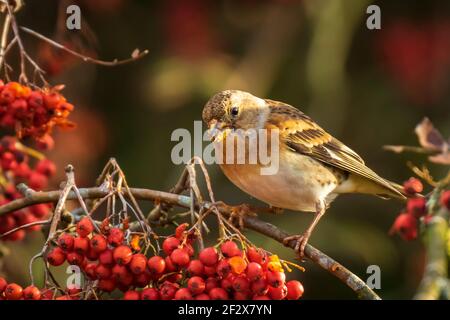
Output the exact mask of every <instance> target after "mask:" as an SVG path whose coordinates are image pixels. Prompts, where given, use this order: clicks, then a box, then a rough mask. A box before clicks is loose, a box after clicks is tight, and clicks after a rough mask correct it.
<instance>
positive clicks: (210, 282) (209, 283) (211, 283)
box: [205, 277, 220, 293]
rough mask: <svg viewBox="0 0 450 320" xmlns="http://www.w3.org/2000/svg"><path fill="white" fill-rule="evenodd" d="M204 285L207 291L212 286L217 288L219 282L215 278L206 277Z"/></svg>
mask: <svg viewBox="0 0 450 320" xmlns="http://www.w3.org/2000/svg"><path fill="white" fill-rule="evenodd" d="M205 285H206V292H207V293H209V292H210V291H211V290H212V289H213V288H218V287H219V285H220V284H219V280H217V278H214V277H209V278H208V279H206V282H205Z"/></svg>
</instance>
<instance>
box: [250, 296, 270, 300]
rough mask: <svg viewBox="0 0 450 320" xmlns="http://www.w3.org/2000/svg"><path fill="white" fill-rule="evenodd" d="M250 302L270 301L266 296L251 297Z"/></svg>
mask: <svg viewBox="0 0 450 320" xmlns="http://www.w3.org/2000/svg"><path fill="white" fill-rule="evenodd" d="M252 300H270V298H269V297H268V296H253V298H252Z"/></svg>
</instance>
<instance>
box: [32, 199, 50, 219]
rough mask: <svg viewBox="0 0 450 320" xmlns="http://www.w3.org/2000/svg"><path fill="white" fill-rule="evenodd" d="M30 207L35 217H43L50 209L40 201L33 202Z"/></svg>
mask: <svg viewBox="0 0 450 320" xmlns="http://www.w3.org/2000/svg"><path fill="white" fill-rule="evenodd" d="M30 209H31V212H32V213H33V214H34V216H35V217H36V218H44V217H45V216H47V215H48V212H49V211H50V210H49V207H48V205H46V204H42V203H41V204H35V205H34V206H32V207H30Z"/></svg>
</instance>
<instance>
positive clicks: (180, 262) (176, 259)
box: [170, 249, 190, 267]
mask: <svg viewBox="0 0 450 320" xmlns="http://www.w3.org/2000/svg"><path fill="white" fill-rule="evenodd" d="M170 259H171V260H172V262H173V263H174V264H175V265H176V266H179V267H184V266H187V265H188V264H189V260H190V257H189V254H188V253H187V251H186V250H184V249H175V250H173V251H172V253H171V254H170Z"/></svg>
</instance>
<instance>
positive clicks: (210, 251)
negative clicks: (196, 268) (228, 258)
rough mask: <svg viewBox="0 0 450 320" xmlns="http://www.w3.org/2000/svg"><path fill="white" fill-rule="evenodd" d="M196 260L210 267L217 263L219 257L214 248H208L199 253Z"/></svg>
mask: <svg viewBox="0 0 450 320" xmlns="http://www.w3.org/2000/svg"><path fill="white" fill-rule="evenodd" d="M198 258H199V259H200V261H201V262H202V263H203V264H204V265H205V266H209V267H211V266H214V265H215V264H216V263H217V260H218V258H219V257H218V254H217V250H216V249H215V248H214V247H209V248H205V249H203V250H202V251H200V254H199V256H198Z"/></svg>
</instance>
